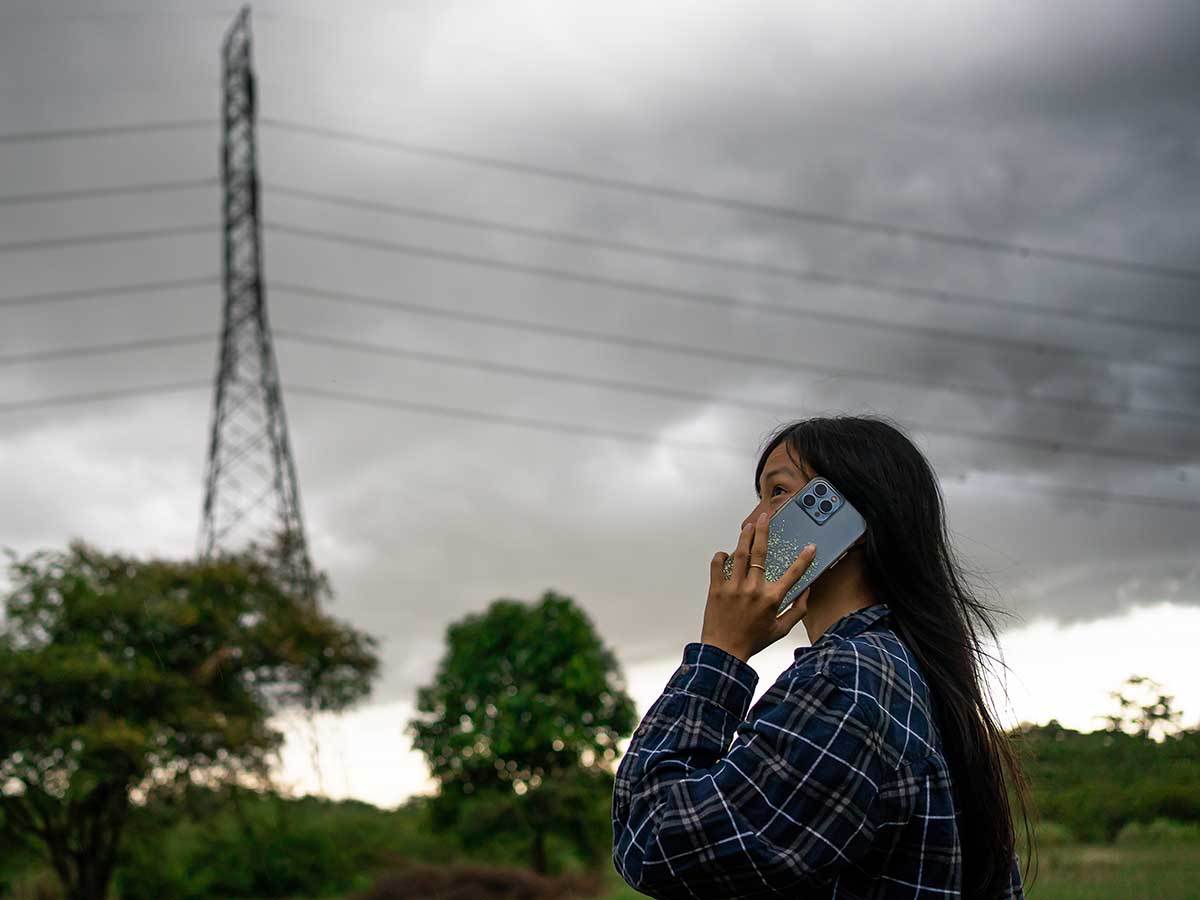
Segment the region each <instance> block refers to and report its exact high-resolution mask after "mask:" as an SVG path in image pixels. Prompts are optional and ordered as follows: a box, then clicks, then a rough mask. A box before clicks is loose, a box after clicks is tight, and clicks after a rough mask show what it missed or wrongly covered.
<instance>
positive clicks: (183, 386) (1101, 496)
mask: <svg viewBox="0 0 1200 900" xmlns="http://www.w3.org/2000/svg"><path fill="white" fill-rule="evenodd" d="M201 388H203V389H211V388H212V383H211V382H210V381H208V380H203V381H200V380H196V381H184V382H175V383H172V384H163V385H149V386H142V387H137V388H126V389H120V390H111V391H94V392H91V393H87V394H70V395H65V396H59V397H44V398H40V399H37V400H23V401H17V402H15V403H0V413H4V412H15V411H19V410H28V409H36V408H39V407H46V406H57V405H65V404H74V403H89V402H95V401H101V400H111V399H118V398H126V397H134V396H143V395H150V394H163V393H178V392H181V391H188V390H197V389H201ZM285 391H286V392H288V393H292V394H307V395H309V396H315V397H324V398H328V399H336V400H345V401H348V402H352V403H360V404H368V405H371V406H383V407H388V408H392V409H404V410H409V411H412V412H421V413H428V414H431V415H437V416H443V417H450V418H457V419H466V420H471V421H482V422H488V423H490V424H503V425H515V426H517V427H525V428H534V429H540V430H545V431H553V432H557V433H565V434H572V435H586V436H592V437H609V438H616V439H618V440H629V441H635V442H638V443H649V444H654V445H660V444H661V445H666V446H677V447H680V448H682V449H690V450H715V451H718V452H722V453H734V454H737V455H738V456H739V457H745V456H746V455H748V454H752V453H753V448H750V447H734V446H732V445H724V444H701V443H695V442H686V441H678V440H674V439H669V438H660V437H658V436H657V435H652V434H646V433H642V432H630V431H619V430H616V429H605V428H597V427H595V426H588V425H574V424H572V423H568V422H555V421H551V420H546V419H537V418H532V417H527V416H509V415H502V414H499V413H489V412H485V411H482V410H471V409H462V408H456V407H444V406H435V405H433V404H428V403H419V402H416V401H411V400H399V399H392V398H386V397H370V396H367V395H364V394H354V393H350V392H346V391H333V390H329V389H327V388H319V387H309V386H304V385H287V386H286V387H285ZM942 475H943V476H952V477H959V478H965V475H964V474H963V473H947V472H943V473H942ZM1010 489H1016V490H1025V491H1028V492H1031V493H1036V494H1042V495H1046V494H1050V495H1059V496H1065V497H1072V498H1076V499H1086V500H1099V501H1103V502H1107V503H1131V504H1135V505H1142V506H1156V507H1169V508H1175V509H1189V510H1190V509H1197V508H1200V501H1195V500H1187V499H1183V500H1180V499H1174V498H1170V497H1157V496H1154V495H1149V494H1125V493H1117V492H1113V491H1104V490H1096V489H1092V488H1072V487H1065V486H1062V485H1052V484H1035V483H1029V482H1024V483H1023V482H1020V481H1016V482H1013V483H1012V484H1011V485H1009V486H1006V488H1005V490H1006V491H1008V490H1010Z"/></svg>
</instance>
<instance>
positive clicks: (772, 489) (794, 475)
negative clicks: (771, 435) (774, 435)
mask: <svg viewBox="0 0 1200 900" xmlns="http://www.w3.org/2000/svg"><path fill="white" fill-rule="evenodd" d="M816 477H817V473H816V472H814V471H813V470H812V469H811V468H809V466H808V464H807V463H805V464H802V465H800V466H797V465H796V463H795V461H794V460H793V459H792V457H791V456H790V455H788V446H787V441H781V442H780V444H779V446H778V447H776V448H775V449H774V450H772V451H771V453H770V455H769V456H767V461H766V463H765V464H764V465H763V470H762V475H761V476H760V478H759V481H758V494H759V501H758V505H757V506H756V507H754V509H753V510H752V511H751V512H750V515H748V516H747V517H746V518H745V519H743V520H742V527H745V526H746V524H747V523H751V524H752V523H753V522H754V521H755V519H757V518H758V514H759V513H761V512H762V511H763V510H766V512H767V518H768V519H769V518H770V517H771V516H773V515H775V511H776V510H777V509H779V507H780V506H782V505H783V504H784V503H785V502H786V501H787V499H788V498H789V497H791V496H792V494H794V493H796V491H798V490H800V488H802V487H804V486H805V485H806V484H808V483H809V482H810V481H811V480H812V479H814V478H816Z"/></svg>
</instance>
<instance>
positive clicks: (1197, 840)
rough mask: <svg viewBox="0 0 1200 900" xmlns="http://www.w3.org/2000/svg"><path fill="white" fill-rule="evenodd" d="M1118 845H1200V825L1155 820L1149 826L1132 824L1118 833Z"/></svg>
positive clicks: (1138, 823) (1196, 823) (1116, 841)
mask: <svg viewBox="0 0 1200 900" xmlns="http://www.w3.org/2000/svg"><path fill="white" fill-rule="evenodd" d="M1115 843H1118V844H1128V845H1142V846H1144V845H1147V844H1150V845H1155V846H1157V845H1161V844H1174V843H1179V844H1200V823H1198V822H1175V821H1172V820H1171V819H1161V818H1160V819H1155V820H1154V821H1153V822H1151V823H1149V824H1148V825H1147V824H1145V823H1142V822H1130V823H1129V824H1128V825H1126V826H1125V827H1124V828H1122V829H1121V830H1120V831H1119V832H1118V833H1117V837H1116V840H1115Z"/></svg>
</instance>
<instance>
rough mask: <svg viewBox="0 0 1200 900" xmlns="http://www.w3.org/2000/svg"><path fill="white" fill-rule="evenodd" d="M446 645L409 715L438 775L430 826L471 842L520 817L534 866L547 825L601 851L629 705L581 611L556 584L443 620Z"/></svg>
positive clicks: (632, 717) (542, 862) (543, 858)
mask: <svg viewBox="0 0 1200 900" xmlns="http://www.w3.org/2000/svg"><path fill="white" fill-rule="evenodd" d="M446 643H447V650H446V653H445V655H444V656H443V658H442V660H441V662H440V664H439V666H438V669H437V673H436V675H435V676H434V680H433V682H432V683H431V684H429V685H427V686H425V687H422V688H420V690H419V691H418V692H417V709H418V711H419V712H420V713H423V714H425V716H424V717H417V718H414V719H413V720H411V721H410V722H409V724H408V731H409V733H410V734H412V735H413V745H414V747H416V748H417V749H418V750H420V751H421V752H422V753H423V754H424V755H425V757H426V759H427V761H428V763H429V768H430V771H431V773H432V775H433V777H434V778H435V779H436V780H437V781H438V783H439V788H440V789H439V792H438V796H437V798H436V800H435V801H434V803H433V809H432V812H433V815H434V821H435V823H436V824H437V826H438V827H440V828H442V829H454V830H456V831H457V832H458V833H459V835H460V837H463V838H464V840H465V842H467V843H470V842H472V841H473V840H474V839H475V838H476V837H479V838H482V837H484V836H486V835H487V834H489V833H491V834H495V833H496V829H497V827H503V826H508V828H509V829H510V830H511V829H512V827H513V826H521V825H523V826H524V827H525V828H526V829H527V830H528V832H529V834H530V839H531V847H530V857H531V864H532V867H533V868H534V870H535V871H537V872H539V873H545V872H546V871H547V868H548V866H547V850H546V838H547V836H548V835H549V834H551V833H553V834H556V835H560V836H562V837H563V839H564V840H567V841H569V842H570V843H571V844H572V845H573V846H574V847H575V848H576V849H580V850H582V851H583V852H584V855H585V856H586V857H587V858H588V860H589V861H590V862H592V863H594V864H597V863H599V862H600V861H601V860H602V859H607V855H608V852H609V847H610V846H611V823H610V821H609V803H610V801H611V796H612V783H613V780H612V779H613V776H612V770H613V761H614V760H615V758H616V755H617V741H618V740H620V739H621V738H622V737H625V736H627V735H628V734H629V733H630V732H631V731H632V730H633V727H634V725H635V724H636V723H637V714H636V710H635V708H634V705H633V701H632V699H630V697H629V696H628V695H627V694H626V693H625V690H624V684H623V680H622V676H621V673H620V667H619V666H618V664H617V661H616V658H615V657H614V656H613V654H612V653H611V652H610V651H609V650H608V649H607V648H606V647H605V646H604V645H603V643H602V642H601V641H600V639H599V637H598V636H597V635H596V633H595V631H594V629H593V627H592V623H591V621H590V620H589V619H588V617H587V615H586V614H585V613H584V612H583V611H582V610H580V609H579V608H578V607H576V606H575V604H574V603H573V602H572V601H571V599H570V598H569V597H565V596H561V595H558V594H556V593H555V592H553V591H546V592H545V593H544V594H543V595H542V598H541V601H540V602H539V603H537V604H534V605H530V604H525V603H522V602H520V601H516V600H508V599H499V600H496V601H494V602H493V603H492V604H491V606H489V607H488V609H487V610H486V611H485V612H483V613H481V614H473V615H469V616H467V617H465V618H464V619H462V620H461V621H459V622H457V623H455V624H452V625H450V626H449V628H447V630H446ZM601 828H602V829H603V831H602V833H601ZM601 845H602V846H601Z"/></svg>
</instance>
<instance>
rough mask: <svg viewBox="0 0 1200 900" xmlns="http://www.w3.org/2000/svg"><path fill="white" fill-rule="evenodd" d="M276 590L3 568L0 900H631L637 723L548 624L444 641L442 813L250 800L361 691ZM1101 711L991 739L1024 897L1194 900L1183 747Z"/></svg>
mask: <svg viewBox="0 0 1200 900" xmlns="http://www.w3.org/2000/svg"><path fill="white" fill-rule="evenodd" d="M10 557H11V554H10ZM273 571H274V569H273V565H272V559H271V558H270V555H269V554H266V553H262V552H261V551H259V550H258V549H255V550H253V551H252V552H248V553H246V554H243V555H241V556H239V557H225V558H223V559H219V560H216V561H211V562H192V561H188V562H172V561H164V560H148V561H140V560H135V559H128V558H124V557H118V556H114V555H106V554H103V553H101V552H99V551H97V550H95V549H94V548H91V547H88V546H87V545H85V544H82V543H73V544H72V545H71V547H70V548H69V549H68V550H67V551H65V552H62V553H51V552H46V551H44V552H42V553H39V554H34V555H33V556H31V557H29V558H27V559H24V560H17V559H16V558H15V557H14V558H12V559H11V562H10V572H11V579H10V580H11V581H12V583H13V585H14V587H13V588H12V590H11V591H10V593H9V594H8V596H7V597H6V599H5V621H4V630H3V632H2V633H0V788H2V789H3V790H2V792H0V841H2V843H0V896H2V897H6V898H12V900H35V898H37V900H163V898H179V900H217V898H220V900H264V898H297V900H299V898H318V897H331V898H344V900H388V898H409V897H411V898H417V897H421V898H434V900H436V898H439V897H440V898H451V897H456V898H471V897H479V898H509V900H517V898H524V900H551V898H570V897H603V898H609V900H615V898H619V897H634V896H639V895H637V894H636V893H635V892H633V891H632V890H630V889H628V888H627V887H625V886H624V885H622V884H621V883H620V880H619V878H618V877H617V876H616V874H615V872H614V871H613V867H612V863H611V861H610V857H609V854H610V848H611V824H610V820H609V808H610V807H609V805H610V800H611V791H612V777H613V776H612V773H613V771H614V769H615V763H616V760H617V742H618V741H619V740H621V739H623V738H625V737H627V736H628V735H629V734H630V733H631V732H632V730H633V728H634V727H635V725H636V724H637V715H636V710H635V708H634V705H633V702H632V700H631V699H630V698H629V696H628V695H627V694H626V693H625V690H624V686H623V682H622V678H621V674H620V671H619V667H618V665H617V662H616V659H615V657H614V656H613V654H612V652H611V651H610V650H609V649H608V648H606V647H605V646H604V644H603V642H602V640H601V639H600V637H599V636H598V635H597V634H596V633H595V631H594V629H593V627H592V624H591V622H590V621H589V620H588V618H587V616H586V615H585V614H584V613H583V612H582V611H581V610H580V609H579V607H578V606H576V605H575V604H574V602H573V601H572V600H571V598H569V597H566V596H563V595H560V594H557V593H555V592H553V591H547V592H546V593H545V594H544V595H543V596H542V597H541V598H540V600H539V601H538V602H536V603H523V602H520V601H516V600H511V599H498V600H496V601H495V602H494V603H492V604H491V605H490V606H489V607H488V609H487V610H485V611H484V612H482V613H479V614H475V615H471V616H468V617H466V618H464V619H463V620H461V621H459V622H457V623H454V624H453V625H451V626H450V627H449V628H448V629H447V634H446V647H445V653H444V655H443V657H442V659H441V662H440V664H439V666H438V669H437V671H436V672H434V673H432V675H431V679H430V681H429V683H428V684H427V685H426V686H424V687H423V688H422V689H421V690H420V692H419V695H418V703H417V709H418V712H419V716H418V717H417V718H414V719H413V720H412V721H411V722H409V723H408V730H409V733H410V734H411V735H412V737H413V742H414V746H415V747H416V748H417V749H418V750H419V751H421V752H422V753H423V754H424V755H425V756H426V758H427V760H428V762H429V766H430V770H431V772H432V774H433V775H434V777H435V779H436V780H437V781H438V782H439V785H440V790H439V792H438V794H437V795H436V796H432V797H425V796H418V797H414V798H411V799H410V800H409V801H408V802H406V803H405V804H403V805H402V806H400V807H399V808H397V809H392V810H385V809H380V808H377V807H375V806H372V805H371V804H369V803H364V802H359V801H336V802H335V801H331V800H327V799H323V798H318V797H301V798H296V797H289V796H284V795H283V794H281V793H280V792H279V791H278V790H276V789H275V788H274V787H273V785H272V783H271V779H270V776H269V771H268V769H269V766H268V760H269V758H270V755H271V753H272V751H273V750H274V749H275V748H276V747H277V746H278V743H279V740H280V735H279V734H278V733H276V732H273V731H272V730H271V729H270V728H269V727H268V725H267V721H268V719H269V717H270V716H271V715H272V714H273V713H274V712H275V711H277V710H279V709H281V708H283V707H286V706H288V705H292V706H300V707H302V708H306V709H310V710H311V709H342V708H346V707H348V706H350V705H352V704H353V703H355V702H358V701H359V700H361V699H362V698H364V697H366V696H368V694H369V691H370V686H371V682H372V680H373V679H374V677H375V675H376V672H377V669H378V660H377V658H376V657H375V654H374V646H375V644H374V641H373V639H372V638H371V637H370V636H369V635H365V634H362V633H359V632H356V631H355V630H354V629H352V628H350V627H348V626H346V625H345V624H344V623H340V622H338V621H337V620H335V619H332V618H330V617H328V616H326V615H324V614H323V613H321V612H319V610H318V609H316V608H315V607H313V606H312V605H310V604H306V603H304V602H302V601H299V600H296V599H295V598H293V597H290V596H289V595H288V594H287V593H286V592H285V591H284V590H283V589H282V588H280V586H279V582H278V581H277V580H276V579H275V578H274V577H273V574H272V573H273ZM1147 692H1148V693H1147ZM1113 697H1114V699H1115V701H1116V710H1115V712H1113V713H1111V714H1107V715H1099V716H1097V718H1102V719H1103V720H1104V722H1105V725H1104V726H1103V727H1102V728H1101V729H1100V730H1097V731H1093V732H1088V733H1081V732H1078V731H1074V730H1072V729H1069V728H1064V727H1062V726H1061V725H1059V723H1058V722H1057V721H1051V722H1049V723H1048V724H1045V725H1030V724H1023V725H1022V726H1021V727H1020V728H1017V729H1014V730H1013V732H1012V738H1013V740H1014V741H1015V742H1016V743H1017V744H1018V745H1019V747H1020V749H1021V752H1022V754H1023V755H1024V758H1025V760H1026V765H1027V767H1028V773H1029V776H1030V779H1031V781H1032V785H1033V790H1034V797H1035V801H1036V809H1035V811H1034V812H1035V821H1034V822H1033V824H1034V826H1035V828H1036V839H1037V844H1038V852H1037V854H1036V863H1037V871H1036V876H1037V878H1036V881H1033V882H1032V883H1030V882H1028V881H1027V893H1028V895H1029V896H1032V897H1039V898H1047V900H1055V898H1083V897H1088V898H1108V897H1112V898H1117V897H1120V898H1138V897H1154V898H1156V900H1175V898H1184V897H1200V728H1197V727H1190V728H1189V727H1184V726H1182V725H1180V723H1179V722H1178V719H1179V715H1178V713H1177V712H1176V711H1174V710H1173V709H1172V708H1171V703H1172V699H1173V698H1172V697H1170V695H1167V694H1165V693H1163V692H1162V689H1161V687H1160V686H1158V685H1155V684H1154V683H1153V682H1150V681H1149V680H1148V679H1145V678H1143V677H1140V676H1137V675H1132V676H1131V677H1130V678H1129V679H1128V680H1127V682H1126V683H1125V685H1123V686H1121V689H1119V690H1115V691H1114V692H1113ZM1021 837H1022V835H1021V826H1020V823H1018V840H1019V842H1020V840H1021ZM1018 846H1019V848H1020V852H1021V858H1022V863H1023V865H1024V864H1025V863H1026V862H1027V859H1026V853H1025V851H1024V849H1023V845H1022V844H1020V843H1019V845H1018Z"/></svg>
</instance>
